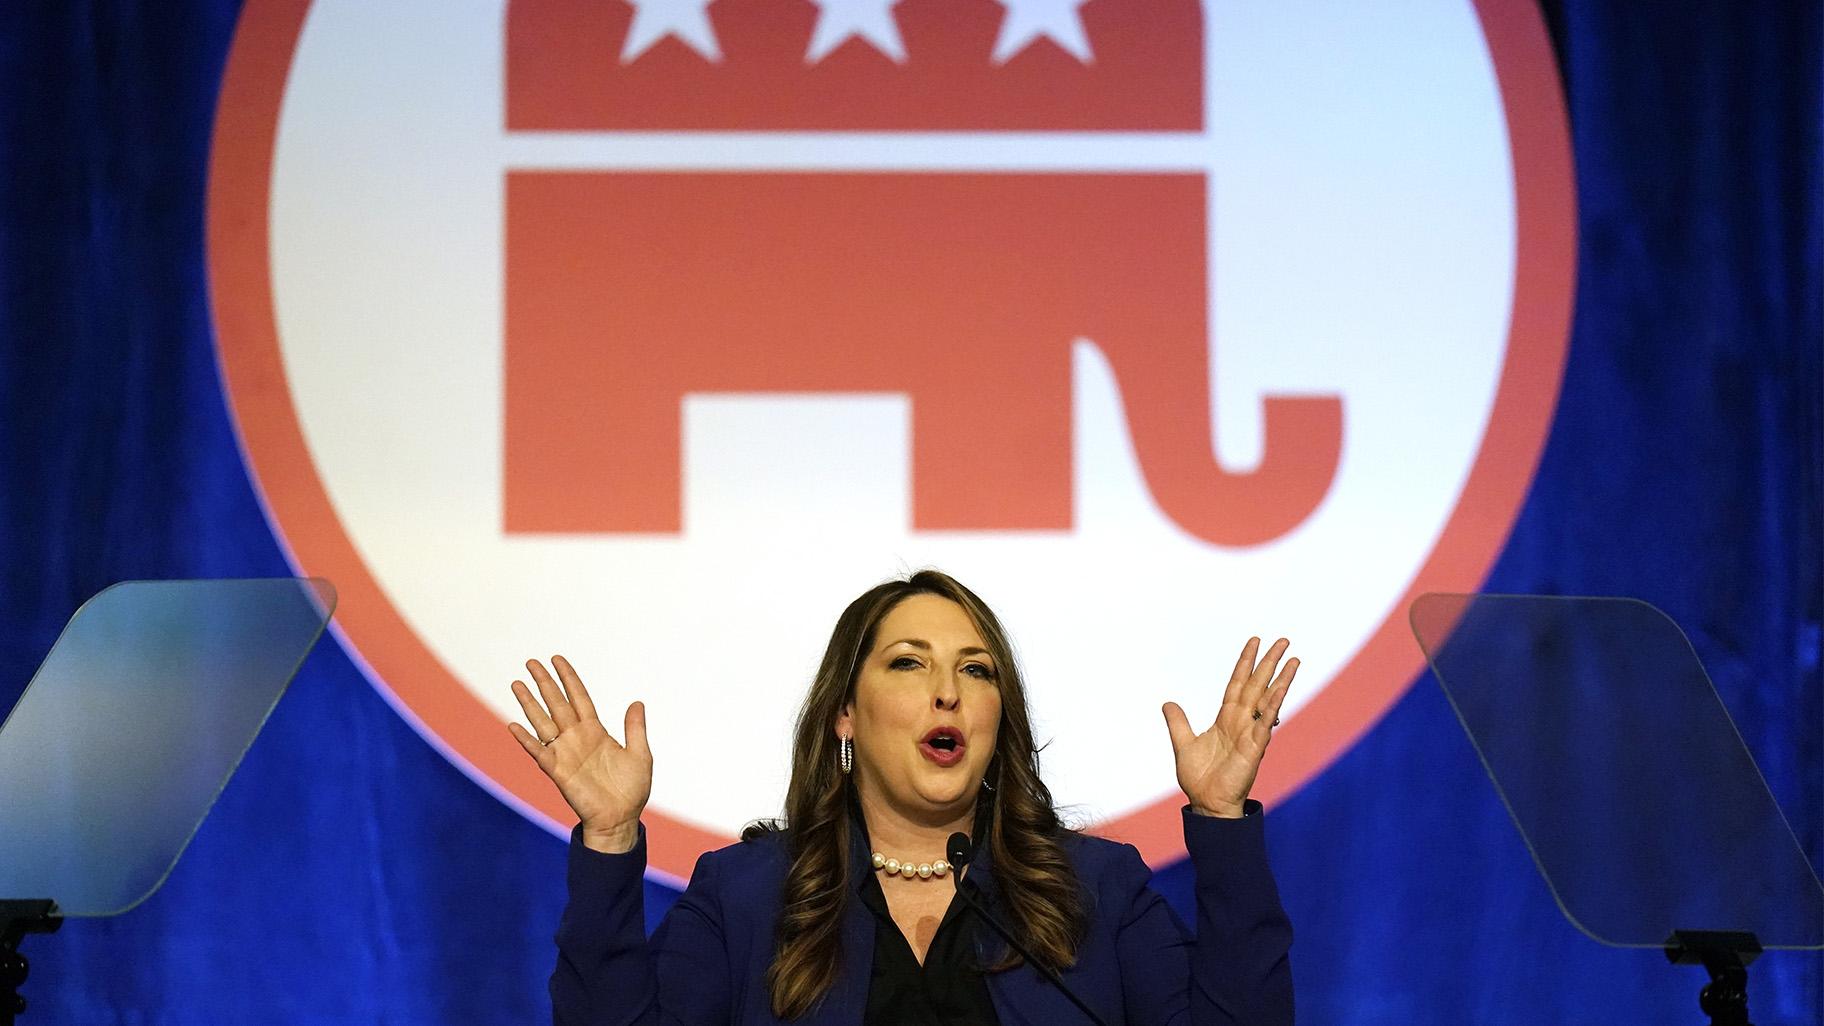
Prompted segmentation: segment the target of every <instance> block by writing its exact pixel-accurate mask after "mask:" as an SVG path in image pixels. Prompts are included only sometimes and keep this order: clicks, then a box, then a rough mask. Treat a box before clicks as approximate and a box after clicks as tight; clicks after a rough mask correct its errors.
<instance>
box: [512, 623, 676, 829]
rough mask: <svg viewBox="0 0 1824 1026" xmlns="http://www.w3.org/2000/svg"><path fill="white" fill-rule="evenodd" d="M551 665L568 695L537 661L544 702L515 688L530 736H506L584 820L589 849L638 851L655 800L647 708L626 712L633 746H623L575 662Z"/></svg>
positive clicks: (532, 668) (516, 731)
mask: <svg viewBox="0 0 1824 1026" xmlns="http://www.w3.org/2000/svg"><path fill="white" fill-rule="evenodd" d="M551 666H552V668H553V669H555V670H556V671H557V675H558V677H560V678H562V679H563V687H562V688H559V687H558V684H557V681H555V680H552V679H551V675H550V674H549V673H547V672H545V668H544V666H543V665H541V664H540V663H539V661H538V660H536V659H533V660H529V661H528V662H527V663H526V670H527V671H528V672H530V673H531V674H532V680H533V681H534V682H535V683H536V684H537V685H538V694H539V698H543V699H544V702H543V704H542V705H541V704H540V702H539V698H534V697H533V696H532V691H531V689H530V688H528V687H526V685H525V682H524V681H517V680H516V681H514V682H513V697H514V698H517V699H519V707H520V709H521V710H523V711H524V712H525V714H526V722H527V723H530V724H532V730H530V731H529V730H527V729H526V728H524V727H522V726H520V725H519V724H517V723H509V724H507V729H508V730H509V731H511V732H512V734H513V738H514V740H516V741H518V742H519V746H520V747H521V748H524V749H525V750H526V754H527V755H530V756H531V757H532V760H533V761H534V762H536V763H538V768H539V769H541V770H543V771H544V772H545V776H547V777H550V778H551V782H552V783H554V784H556V785H557V790H558V792H559V793H560V794H562V795H563V796H564V801H566V802H569V803H570V808H571V809H572V810H573V811H575V813H576V815H577V818H578V819H580V820H582V823H583V843H584V844H585V845H588V846H589V847H591V848H593V849H595V850H596V851H603V852H611V853H618V852H627V851H632V850H633V846H634V844H635V843H637V842H638V841H639V837H640V811H641V810H642V809H644V808H645V807H646V799H647V798H650V797H651V796H652V749H651V748H648V747H647V746H646V707H645V705H643V704H641V703H639V702H635V703H633V704H632V705H630V706H628V707H627V716H626V719H625V721H624V723H625V728H626V738H627V743H626V744H622V743H621V742H619V741H616V740H615V739H614V737H613V735H611V734H609V733H608V728H607V727H604V726H602V721H601V718H600V717H598V716H597V715H596V714H595V703H594V702H592V701H590V700H589V689H587V688H585V687H583V681H582V678H581V677H578V676H577V675H576V670H574V669H573V668H571V666H570V662H569V660H567V659H565V658H564V657H563V656H552V657H551ZM547 710H549V711H547ZM533 731H537V733H536V734H534V733H533Z"/></svg>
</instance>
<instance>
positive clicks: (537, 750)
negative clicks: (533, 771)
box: [507, 723, 546, 769]
mask: <svg viewBox="0 0 1824 1026" xmlns="http://www.w3.org/2000/svg"><path fill="white" fill-rule="evenodd" d="M507 730H509V731H511V732H512V734H513V740H515V741H518V742H519V747H521V748H524V749H525V750H526V754H527V755H530V756H531V757H532V761H533V762H536V763H538V767H539V769H544V767H545V752H546V749H545V746H544V745H541V744H539V743H538V738H536V737H533V736H532V732H531V731H529V730H527V729H526V728H524V727H522V726H520V725H519V724H517V723H509V724H507Z"/></svg>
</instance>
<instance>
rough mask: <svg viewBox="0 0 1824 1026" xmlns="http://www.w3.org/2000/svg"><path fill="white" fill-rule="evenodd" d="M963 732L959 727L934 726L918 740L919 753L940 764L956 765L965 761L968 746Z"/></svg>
mask: <svg viewBox="0 0 1824 1026" xmlns="http://www.w3.org/2000/svg"><path fill="white" fill-rule="evenodd" d="M968 747H969V746H968V744H967V743H966V742H965V740H964V739H963V732H962V730H960V729H959V728H957V727H933V728H931V730H930V731H929V732H928V733H926V734H925V736H924V737H922V738H920V739H919V741H918V754H920V755H922V756H924V757H925V758H927V759H930V760H931V761H932V762H935V763H937V764H938V765H939V766H954V765H956V764H957V763H959V762H962V761H963V752H964V750H966V749H967V748H968Z"/></svg>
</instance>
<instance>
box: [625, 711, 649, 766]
mask: <svg viewBox="0 0 1824 1026" xmlns="http://www.w3.org/2000/svg"><path fill="white" fill-rule="evenodd" d="M621 728H622V729H623V730H625V731H626V732H627V733H626V734H625V735H623V736H624V737H626V738H627V747H628V748H629V749H630V750H632V751H634V752H636V753H638V754H640V755H644V756H646V757H647V758H651V757H652V748H651V746H649V745H647V743H646V703H645V702H635V703H633V704H632V705H629V706H628V707H627V715H626V716H625V717H623V718H622V720H621Z"/></svg>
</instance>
